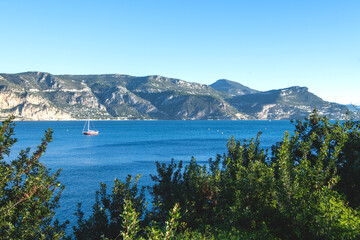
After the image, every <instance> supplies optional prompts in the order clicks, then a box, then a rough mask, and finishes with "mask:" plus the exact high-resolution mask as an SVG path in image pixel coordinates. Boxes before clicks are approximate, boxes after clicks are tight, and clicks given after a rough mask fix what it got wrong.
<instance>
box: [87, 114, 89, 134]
mask: <svg viewBox="0 0 360 240" xmlns="http://www.w3.org/2000/svg"><path fill="white" fill-rule="evenodd" d="M89 130H90V114H89V115H88V130H87V131H88V132H89Z"/></svg>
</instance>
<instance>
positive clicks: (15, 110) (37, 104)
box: [0, 72, 347, 120]
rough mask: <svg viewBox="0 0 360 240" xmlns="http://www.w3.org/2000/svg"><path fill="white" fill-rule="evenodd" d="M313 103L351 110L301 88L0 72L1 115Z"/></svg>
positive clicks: (266, 114)
mask: <svg viewBox="0 0 360 240" xmlns="http://www.w3.org/2000/svg"><path fill="white" fill-rule="evenodd" d="M315 107H316V108H317V109H318V111H319V112H321V113H323V114H327V115H328V116H330V117H331V118H342V117H343V116H344V114H345V112H346V110H347V108H346V107H345V106H342V105H339V104H334V103H328V102H325V101H323V100H321V99H320V98H318V97H317V96H315V95H314V94H312V93H310V92H308V89H307V88H300V87H291V88H287V89H280V90H272V91H267V92H259V91H256V90H254V89H250V88H248V87H246V86H243V85H241V84H239V83H236V82H232V81H228V80H219V81H218V82H216V83H214V84H212V85H211V86H207V85H203V84H198V83H189V82H186V81H183V80H179V79H173V78H166V77H161V76H147V77H132V76H128V75H120V74H106V75H52V74H49V73H42V72H27V73H19V74H0V117H2V118H4V117H6V116H9V115H10V114H13V115H15V116H17V118H18V119H24V120H73V119H84V118H87V116H88V115H90V116H91V117H92V118H97V119H289V118H303V117H306V116H308V115H309V113H310V112H311V111H312V109H313V108H315Z"/></svg>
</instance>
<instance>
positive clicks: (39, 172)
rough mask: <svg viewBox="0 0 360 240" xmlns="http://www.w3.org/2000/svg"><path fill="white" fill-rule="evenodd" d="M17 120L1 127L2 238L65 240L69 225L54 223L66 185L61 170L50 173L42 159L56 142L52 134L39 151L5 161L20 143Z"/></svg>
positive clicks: (26, 151)
mask: <svg viewBox="0 0 360 240" xmlns="http://www.w3.org/2000/svg"><path fill="white" fill-rule="evenodd" d="M13 119H14V117H11V118H9V119H8V120H5V121H4V122H2V126H1V127H0V236H1V239H61V238H62V237H63V236H64V234H65V232H64V229H65V227H66V223H64V224H59V222H58V221H57V220H55V221H54V219H53V218H54V214H55V212H54V210H55V209H56V208H57V207H58V201H59V199H60V195H61V192H62V190H63V189H64V186H62V185H61V184H60V182H59V181H58V177H59V174H60V170H58V171H57V172H55V173H50V172H49V169H48V168H47V167H46V166H45V165H44V164H43V163H41V162H40V157H41V156H42V155H43V153H44V152H45V150H46V147H47V144H48V143H50V142H51V141H52V131H51V129H49V130H48V131H46V132H45V138H44V139H42V143H41V145H39V146H38V148H37V150H36V151H35V152H34V153H32V154H30V148H28V149H26V150H23V151H21V152H20V154H19V156H18V157H17V159H15V160H12V161H7V160H4V156H6V155H7V156H9V154H10V148H11V147H12V146H13V144H14V143H16V141H17V140H16V139H15V138H13V134H14V123H13Z"/></svg>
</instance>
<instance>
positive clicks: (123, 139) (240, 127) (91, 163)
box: [7, 120, 294, 232]
mask: <svg viewBox="0 0 360 240" xmlns="http://www.w3.org/2000/svg"><path fill="white" fill-rule="evenodd" d="M92 123H93V124H94V126H95V128H96V129H97V130H99V135H97V136H85V135H83V134H82V129H83V126H84V122H81V121H35V122H16V127H15V137H16V138H17V139H18V142H17V143H16V144H15V145H14V146H13V148H12V151H11V155H10V158H7V159H8V160H11V159H15V158H16V157H17V155H18V153H19V151H20V150H22V149H26V148H27V147H30V148H31V152H33V151H35V150H36V146H37V145H39V144H40V143H41V138H43V136H44V133H45V130H46V129H48V128H52V130H53V131H54V134H53V139H54V140H53V142H52V143H50V144H49V145H48V148H47V150H46V153H45V154H44V155H43V156H42V157H41V159H40V161H42V162H43V163H44V164H46V165H47V167H49V168H51V169H52V171H56V170H57V169H60V168H61V169H62V172H61V176H60V181H61V183H62V184H63V185H65V190H64V192H63V193H62V196H61V199H60V207H59V208H58V209H57V211H56V218H58V219H59V220H60V221H65V220H69V221H70V225H69V226H70V227H69V228H71V226H73V225H75V224H76V217H75V216H74V213H75V212H76V206H77V204H78V203H79V202H81V203H82V205H83V211H84V212H85V218H86V217H87V216H89V214H90V213H91V211H92V205H93V204H94V202H95V192H96V191H97V190H99V186H100V185H99V184H100V182H102V183H105V184H107V186H108V192H110V191H111V187H112V185H113V181H114V179H115V178H117V179H119V180H121V181H125V178H126V177H127V176H128V175H132V176H133V177H135V176H136V175H137V174H141V175H142V177H141V178H140V182H139V184H140V185H141V186H148V185H152V184H153V182H152V180H151V178H150V174H152V175H155V174H156V167H155V162H156V161H159V162H161V163H169V162H170V161H171V159H174V161H175V162H179V161H183V162H184V163H185V164H186V163H189V162H190V160H191V157H194V158H195V159H196V160H197V162H198V163H200V164H206V163H207V161H208V159H209V158H215V157H216V156H217V154H224V153H226V151H227V148H226V144H227V141H228V139H230V138H231V136H234V137H235V139H237V140H240V141H241V142H243V140H244V139H248V140H250V139H251V138H256V136H257V133H258V132H261V133H262V135H261V138H260V142H261V146H262V147H263V148H265V149H270V148H271V146H272V145H273V144H275V143H276V142H279V141H281V139H282V137H283V135H284V132H285V131H287V130H288V131H289V132H290V133H291V132H292V131H293V129H294V127H293V125H292V124H291V123H290V121H249V120H247V121H219V120H216V121H94V122H92ZM148 196H149V195H148ZM148 200H149V201H150V199H148ZM69 228H68V230H67V232H68V231H69ZM70 231H71V230H70Z"/></svg>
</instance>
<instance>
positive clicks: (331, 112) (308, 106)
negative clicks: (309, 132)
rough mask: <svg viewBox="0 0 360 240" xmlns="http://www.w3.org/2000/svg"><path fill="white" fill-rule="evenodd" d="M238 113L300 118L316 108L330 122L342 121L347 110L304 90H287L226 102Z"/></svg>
mask: <svg viewBox="0 0 360 240" xmlns="http://www.w3.org/2000/svg"><path fill="white" fill-rule="evenodd" d="M227 101H228V102H229V103H230V104H231V105H232V106H234V107H235V108H236V109H237V110H238V111H241V112H246V113H247V114H249V115H250V116H253V117H254V118H256V119H301V118H304V117H307V116H309V113H310V112H311V111H312V110H313V109H314V108H316V109H317V110H318V112H319V114H321V115H326V116H328V117H329V118H331V119H339V118H343V117H344V114H346V112H347V108H346V107H345V106H343V105H340V104H336V103H330V102H326V101H323V100H322V99H321V98H319V97H318V96H316V95H314V94H313V93H310V92H309V90H308V88H306V87H298V86H295V87H290V88H284V89H278V90H271V91H265V92H258V93H254V94H248V95H242V96H236V97H233V98H229V99H227Z"/></svg>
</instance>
